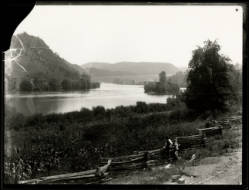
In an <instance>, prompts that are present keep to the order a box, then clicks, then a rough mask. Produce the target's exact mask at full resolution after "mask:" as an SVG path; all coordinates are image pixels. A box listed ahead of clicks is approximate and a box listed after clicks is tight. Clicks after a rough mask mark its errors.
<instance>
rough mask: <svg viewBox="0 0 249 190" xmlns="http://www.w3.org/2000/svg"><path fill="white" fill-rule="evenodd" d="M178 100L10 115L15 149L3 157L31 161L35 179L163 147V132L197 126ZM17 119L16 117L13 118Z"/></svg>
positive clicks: (190, 129) (172, 134) (8, 125)
mask: <svg viewBox="0 0 249 190" xmlns="http://www.w3.org/2000/svg"><path fill="white" fill-rule="evenodd" d="M172 101H173V100H172ZM175 101H176V102H178V101H177V100H175ZM178 105H179V104H175V106H176V107H174V105H173V104H172V103H171V104H170V105H169V106H168V105H167V104H146V103H144V102H137V104H136V105H135V106H127V107H124V106H120V107H117V108H115V109H105V108H104V107H101V106H97V107H95V108H93V110H89V109H86V108H82V109H81V111H75V112H70V113H64V114H48V115H41V114H37V115H33V116H28V117H26V116H23V115H20V114H18V113H14V114H12V115H11V114H8V117H6V130H8V131H11V132H10V133H11V134H12V135H11V139H8V140H9V141H7V144H8V143H10V142H11V148H10V149H9V151H10V152H11V153H10V155H7V154H6V155H5V157H6V158H7V159H10V160H11V162H18V160H19V158H22V160H23V161H24V165H27V164H29V165H30V167H31V171H32V176H31V177H32V178H33V177H39V176H45V175H52V174H58V173H61V172H74V171H82V170H87V169H91V168H95V167H96V166H97V165H99V161H100V157H101V156H118V155H125V154H130V153H132V152H133V151H135V150H146V149H153V148H158V147H161V146H162V144H163V143H164V138H165V136H167V135H168V136H170V137H172V138H174V137H175V136H176V135H180V134H181V132H180V131H181V130H180V129H181V128H182V127H181V124H180V123H179V122H182V121H184V122H186V123H185V124H184V125H182V126H185V127H186V126H189V127H186V130H184V131H185V132H184V133H186V134H193V133H195V132H196V131H195V130H196V129H195V127H198V125H194V124H193V122H195V121H191V120H189V121H187V120H188V118H189V115H188V112H187V111H183V110H182V113H181V111H180V110H177V106H178ZM169 109H171V110H175V111H169ZM178 109H179V108H178ZM14 118H15V121H16V122H11V121H13V119H14ZM187 123H189V124H187ZM190 126H192V127H190ZM16 150H18V151H16ZM15 152H18V153H17V156H14V155H16V154H15ZM76 166H77V167H76Z"/></svg>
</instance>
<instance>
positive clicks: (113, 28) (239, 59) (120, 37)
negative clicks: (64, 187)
mask: <svg viewBox="0 0 249 190" xmlns="http://www.w3.org/2000/svg"><path fill="white" fill-rule="evenodd" d="M244 11H245V10H244V7H243V5H241V4H229V3H227V4H225V5H222V4H214V3H213V4H211V3H210V4H201V3H199V4H173V5H169V4H149V5H148V4H108V5H106V4H56V3H53V4H49V3H47V4H45V3H44V4H39V3H36V4H35V6H34V7H33V9H32V10H31V11H30V13H29V14H28V15H27V16H26V17H25V18H24V19H23V20H22V22H20V24H19V25H18V26H17V27H16V29H15V31H14V33H13V35H12V38H11V41H10V47H9V49H8V50H7V51H5V52H4V77H3V78H4V134H3V136H4V151H3V157H4V164H3V165H4V168H3V170H4V175H3V181H4V184H33V185H34V184H82V185H85V184H105V185H113V184H118V185H124V184H125V185H127V184H128V185H133V184H140V185H150V184H152V185H179V184H180V185H190V184H192V185H241V184H242V115H243V109H242V108H243V106H242V105H243V101H242V100H243V98H242V97H243V91H242V83H243V82H242V78H243V77H242V72H243V39H244V38H243V36H244V32H243V16H244Z"/></svg>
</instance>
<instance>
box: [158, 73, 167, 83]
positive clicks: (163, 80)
mask: <svg viewBox="0 0 249 190" xmlns="http://www.w3.org/2000/svg"><path fill="white" fill-rule="evenodd" d="M166 80H167V79H166V73H165V71H162V72H160V73H159V83H160V84H162V85H165V84H166Z"/></svg>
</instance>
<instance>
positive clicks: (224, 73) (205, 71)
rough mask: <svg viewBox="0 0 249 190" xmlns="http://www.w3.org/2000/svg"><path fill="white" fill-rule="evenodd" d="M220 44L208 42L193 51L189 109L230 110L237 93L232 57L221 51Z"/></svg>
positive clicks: (187, 91)
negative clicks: (233, 85)
mask: <svg viewBox="0 0 249 190" xmlns="http://www.w3.org/2000/svg"><path fill="white" fill-rule="evenodd" d="M219 51H220V45H219V44H218V43H217V42H216V41H214V42H212V41H210V40H208V41H205V42H204V46H203V47H198V48H197V49H195V50H194V51H193V55H192V59H191V60H190V62H189V68H190V71H189V74H188V77H187V89H186V92H185V102H186V104H187V106H188V107H189V108H192V109H195V110H198V111H206V110H211V111H214V110H226V109H227V108H228V104H229V99H230V98H231V96H233V89H232V85H231V83H230V80H229V75H228V73H229V71H230V68H231V65H230V64H229V61H230V59H229V58H228V57H225V56H223V55H221V54H220V53H219Z"/></svg>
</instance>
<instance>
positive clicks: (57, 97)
mask: <svg viewBox="0 0 249 190" xmlns="http://www.w3.org/2000/svg"><path fill="white" fill-rule="evenodd" d="M167 97H169V96H167V95H163V96H153V95H148V94H145V93H144V89H143V86H142V85H117V84H109V83H102V84H101V86H100V88H98V89H92V90H90V91H87V92H86V91H85V92H79V91H78V92H46V93H29V94H23V93H20V94H13V95H6V98H5V100H6V104H8V105H9V106H10V107H14V108H15V109H16V111H17V112H21V113H23V114H25V115H31V114H34V113H43V114H47V113H63V112H70V111H77V110H80V109H81V108H82V107H86V108H90V109H91V108H92V107H95V106H98V105H102V106H104V107H105V108H114V107H116V106H120V105H124V106H127V105H135V104H136V102H137V101H143V102H147V103H166V99H167Z"/></svg>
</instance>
